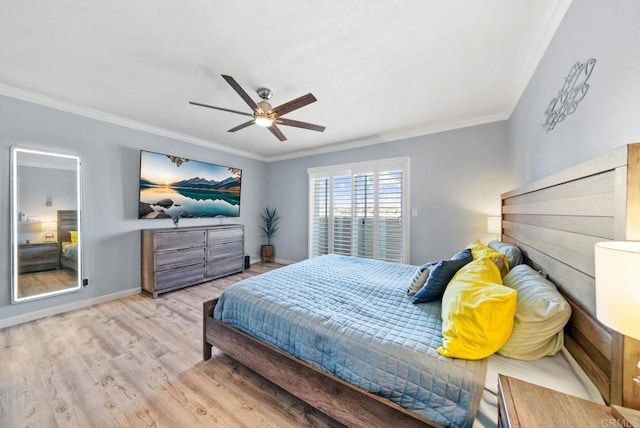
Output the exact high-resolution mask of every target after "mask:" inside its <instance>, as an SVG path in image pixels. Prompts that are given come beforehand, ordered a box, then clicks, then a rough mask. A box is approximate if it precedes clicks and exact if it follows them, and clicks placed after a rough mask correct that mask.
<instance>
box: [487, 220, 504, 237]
mask: <svg viewBox="0 0 640 428" xmlns="http://www.w3.org/2000/svg"><path fill="white" fill-rule="evenodd" d="M487 233H491V234H493V235H496V239H499V238H500V233H502V217H487Z"/></svg>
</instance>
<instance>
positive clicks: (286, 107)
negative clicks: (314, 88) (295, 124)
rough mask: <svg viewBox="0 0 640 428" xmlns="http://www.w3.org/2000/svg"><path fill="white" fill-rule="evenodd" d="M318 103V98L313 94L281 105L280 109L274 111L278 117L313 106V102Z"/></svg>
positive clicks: (276, 108) (275, 108)
mask: <svg viewBox="0 0 640 428" xmlns="http://www.w3.org/2000/svg"><path fill="white" fill-rule="evenodd" d="M316 101H318V100H317V99H316V97H314V96H313V94H312V93H308V94H307V95H303V96H301V97H298V98H296V99H294V100H291V101H289V102H287V103H284V104H282V105H279V106H278V107H274V108H273V109H272V111H273V112H274V113H275V114H276V116H282V115H285V114H287V113H289V112H292V111H294V110H297V109H299V108H300V107H304V106H306V105H307V104H311V103H313V102H316Z"/></svg>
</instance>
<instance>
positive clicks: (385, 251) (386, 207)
mask: <svg viewBox="0 0 640 428" xmlns="http://www.w3.org/2000/svg"><path fill="white" fill-rule="evenodd" d="M403 216H404V213H403V206H402V171H398V170H396V171H385V172H381V173H380V175H379V176H378V216H377V220H378V229H377V239H378V245H377V248H378V256H377V257H376V258H378V259H380V260H387V261H390V262H399V261H401V260H402V254H403V248H402V244H403V238H402V237H403V234H402V218H403Z"/></svg>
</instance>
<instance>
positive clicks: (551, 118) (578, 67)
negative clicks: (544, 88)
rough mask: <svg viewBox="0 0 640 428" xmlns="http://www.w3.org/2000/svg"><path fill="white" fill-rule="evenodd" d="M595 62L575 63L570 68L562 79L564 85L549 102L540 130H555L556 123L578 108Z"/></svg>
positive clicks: (587, 86) (587, 87)
mask: <svg viewBox="0 0 640 428" xmlns="http://www.w3.org/2000/svg"><path fill="white" fill-rule="evenodd" d="M595 65H596V60H595V59H594V58H591V59H590V60H588V61H586V62H585V63H583V64H581V63H579V62H576V63H575V64H573V67H571V71H569V74H568V75H567V77H565V78H564V85H562V88H561V89H560V91H559V92H558V95H557V96H556V97H555V98H553V99H552V100H551V102H550V103H549V106H548V107H547V109H546V110H545V112H544V116H545V121H544V123H543V124H542V129H544V131H545V132H549V131H551V130H552V129H553V128H555V126H556V124H558V122H562V121H563V120H564V119H565V118H566V117H567V115H569V114H571V113H573V112H574V111H576V109H577V108H578V104H579V103H580V101H582V100H583V99H584V97H585V95H587V91H588V90H589V84H588V83H587V81H588V80H589V77H591V73H592V72H593V68H594V67H595Z"/></svg>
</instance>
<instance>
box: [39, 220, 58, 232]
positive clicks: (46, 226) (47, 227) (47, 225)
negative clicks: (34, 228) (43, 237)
mask: <svg viewBox="0 0 640 428" xmlns="http://www.w3.org/2000/svg"><path fill="white" fill-rule="evenodd" d="M56 226H57V223H56V222H55V221H52V220H47V221H43V222H41V223H40V229H41V230H42V231H43V232H53V231H54V230H56Z"/></svg>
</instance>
